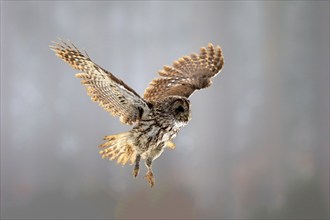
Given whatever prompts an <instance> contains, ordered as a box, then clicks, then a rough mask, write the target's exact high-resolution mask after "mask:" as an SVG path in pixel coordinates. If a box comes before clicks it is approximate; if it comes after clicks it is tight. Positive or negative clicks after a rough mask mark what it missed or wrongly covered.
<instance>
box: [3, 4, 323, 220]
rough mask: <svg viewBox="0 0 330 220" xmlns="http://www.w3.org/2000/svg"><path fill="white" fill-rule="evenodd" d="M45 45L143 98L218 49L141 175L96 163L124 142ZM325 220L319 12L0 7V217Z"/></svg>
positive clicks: (292, 7) (299, 8) (256, 7)
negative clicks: (213, 64) (72, 54)
mask: <svg viewBox="0 0 330 220" xmlns="http://www.w3.org/2000/svg"><path fill="white" fill-rule="evenodd" d="M57 37H62V38H63V39H70V40H71V41H72V42H74V43H75V45H76V46H77V47H78V48H81V49H83V48H84V49H86V51H87V52H88V54H89V56H90V57H91V58H92V59H93V60H94V61H95V62H96V63H97V64H99V65H100V66H102V67H104V68H105V69H107V70H109V71H111V72H112V73H114V74H115V75H116V76H117V77H119V78H120V79H122V80H124V81H125V82H126V83H127V84H128V85H130V86H131V87H132V88H134V89H135V90H136V91H137V92H138V93H139V94H141V95H142V94H143V92H144V89H145V88H146V87H147V85H148V83H149V82H150V81H151V80H152V79H153V78H155V77H156V76H157V71H158V70H160V69H161V68H162V66H163V65H171V64H172V62H173V61H174V60H177V59H178V58H180V57H182V56H183V55H189V54H191V53H193V52H199V48H200V47H202V46H206V45H207V43H209V42H212V43H213V44H215V45H220V46H221V47H222V49H223V54H224V57H225V65H224V68H223V70H222V72H221V74H219V75H218V76H217V77H216V78H214V79H213V85H212V86H211V87H210V88H208V89H205V90H202V91H198V92H196V93H194V95H193V96H192V97H191V103H192V120H191V121H190V123H189V124H188V125H187V126H186V127H184V128H183V129H182V130H181V131H180V133H179V135H178V136H177V138H175V139H174V143H175V144H176V149H175V150H169V149H166V150H165V152H164V153H163V154H162V155H161V157H159V158H158V159H157V160H155V161H154V163H153V170H154V173H155V178H156V185H155V187H154V188H150V187H149V186H148V184H147V181H146V180H145V179H144V178H143V176H144V175H145V172H146V169H145V167H144V165H141V170H140V174H139V176H138V178H137V179H133V177H132V169H133V167H132V166H129V165H127V166H125V167H122V166H120V165H117V164H116V163H115V162H113V161H111V162H109V161H107V160H102V159H101V157H100V155H99V154H98V148H97V146H98V145H99V144H101V143H102V138H103V136H105V135H110V134H116V133H120V132H124V131H127V130H129V129H130V127H129V126H126V125H123V124H121V123H120V122H119V120H118V118H115V117H112V116H110V115H109V113H107V112H105V111H104V110H103V109H102V108H101V107H99V106H98V105H97V103H94V102H92V101H91V100H90V97H89V96H87V94H86V91H85V88H84V87H83V86H82V85H81V84H80V80H79V79H77V78H75V77H74V74H75V73H78V72H77V71H76V70H73V69H72V68H70V67H69V66H68V65H67V64H66V63H64V62H63V61H62V60H60V59H59V58H57V57H56V56H55V55H54V53H53V52H52V51H50V50H49V48H48V45H49V44H50V42H51V41H52V40H56V38H57ZM328 217H329V1H279V2H278V1H232V2H231V1H219V2H215V1H210V2H198V1H193V2H189V1H184V2H175V1H171V2H163V1H154V2H151V1H143V2H135V1H134V2H131V1H123V2H116V1H93V2H92V1H68V2H67V1H1V218H32V219H33V218H57V219H61V218H88V219H96V218H154V219H158V218H163V219H164V218H166V219H170V218H188V219H192V218H198V219H205V218H216V219H218V218H226V219H228V218H279V219H289V218H298V219H299V218H313V219H322V218H328Z"/></svg>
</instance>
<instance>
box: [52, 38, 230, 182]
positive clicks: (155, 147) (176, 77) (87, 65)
mask: <svg viewBox="0 0 330 220" xmlns="http://www.w3.org/2000/svg"><path fill="white" fill-rule="evenodd" d="M60 41H61V42H60V43H57V42H53V43H54V45H52V46H50V47H51V49H52V50H53V51H54V52H55V54H56V55H57V56H58V57H60V58H61V59H63V60H64V61H65V62H67V63H68V64H69V65H70V66H72V67H73V68H74V69H77V70H79V71H81V72H82V73H78V74H76V77H78V78H80V79H81V80H82V84H83V85H85V86H86V89H87V93H88V95H90V96H91V99H92V100H93V101H95V102H98V103H99V105H100V106H102V107H103V108H104V109H105V110H106V111H108V112H110V113H111V114H112V115H114V116H119V118H120V121H121V122H122V123H125V124H129V125H132V124H134V127H133V128H132V130H130V131H128V132H124V133H121V134H117V135H109V136H105V137H104V140H106V142H104V143H103V144H101V145H100V146H99V147H100V148H101V150H100V152H99V153H100V154H101V155H102V158H108V159H110V160H113V159H116V160H117V162H118V163H120V164H123V165H125V164H126V163H127V162H130V164H131V165H133V164H134V170H133V176H134V177H136V176H137V175H138V172H139V163H140V160H141V158H142V159H145V165H146V167H147V170H148V171H147V174H146V176H145V177H146V179H147V180H148V182H149V184H150V186H151V187H152V186H153V185H154V182H155V178H154V175H153V172H152V168H151V164H152V162H153V160H155V159H156V158H157V157H159V156H160V154H161V153H162V152H163V150H164V148H165V147H169V148H174V147H175V145H174V144H173V143H172V139H173V138H174V137H175V136H176V135H177V133H178V132H179V130H180V129H181V128H182V127H183V126H185V125H186V124H187V123H188V121H189V120H190V118H191V108H190V102H189V100H188V98H189V96H190V95H191V94H192V93H193V92H194V91H195V90H199V89H203V88H206V87H209V86H210V85H211V78H212V77H214V76H215V75H216V74H217V73H219V72H220V71H221V69H222V67H223V65H224V58H223V55H222V51H221V48H220V47H219V46H217V47H214V46H213V45H212V44H208V46H207V48H204V47H202V48H201V49H200V53H199V55H198V54H191V55H190V56H184V57H182V58H181V59H179V60H178V61H175V62H174V63H173V65H172V66H164V68H163V69H162V70H160V71H159V75H160V77H158V78H156V79H154V80H153V81H151V83H150V84H149V87H148V88H147V89H146V91H145V93H144V95H143V98H142V97H140V96H139V95H138V94H137V93H136V92H135V91H134V90H133V89H132V88H130V87H129V86H127V85H126V84H125V83H124V82H123V81H121V80H120V79H118V78H117V77H115V76H114V75H113V74H111V73H110V72H109V71H107V70H105V69H103V68H102V67H100V66H99V65H97V64H95V63H94V62H93V61H92V60H91V59H90V57H89V56H88V54H87V53H86V52H84V54H83V53H82V52H80V51H79V50H78V49H77V48H76V47H75V46H74V45H73V44H72V43H68V42H65V41H63V40H60Z"/></svg>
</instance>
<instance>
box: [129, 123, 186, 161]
mask: <svg viewBox="0 0 330 220" xmlns="http://www.w3.org/2000/svg"><path fill="white" fill-rule="evenodd" d="M185 124H186V123H182V122H179V123H176V122H174V121H173V120H167V119H166V118H162V117H149V118H147V119H144V120H141V121H140V122H139V123H138V124H137V125H136V126H135V127H134V128H133V129H132V131H131V132H133V135H134V137H135V143H134V145H135V148H136V150H137V151H138V153H140V154H141V157H142V158H143V159H145V158H148V157H152V158H154V159H156V158H157V157H158V156H159V155H160V154H161V153H162V152H163V150H164V148H165V147H166V143H167V142H168V141H170V140H172V139H173V138H174V137H175V136H176V135H177V133H178V132H179V130H180V129H181V128H182V127H183V126H184V125H185Z"/></svg>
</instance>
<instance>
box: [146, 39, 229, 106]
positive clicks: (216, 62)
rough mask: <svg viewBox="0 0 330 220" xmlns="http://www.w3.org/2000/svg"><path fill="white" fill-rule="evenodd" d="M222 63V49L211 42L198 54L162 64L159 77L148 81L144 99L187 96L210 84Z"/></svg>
mask: <svg viewBox="0 0 330 220" xmlns="http://www.w3.org/2000/svg"><path fill="white" fill-rule="evenodd" d="M223 65H224V58H223V55H222V50H221V48H220V47H219V46H216V47H214V46H213V45H212V44H211V43H210V44H208V46H207V48H205V47H202V48H201V49H200V53H199V55H197V54H191V55H190V56H184V57H182V58H180V59H179V60H177V61H174V62H173V64H172V66H164V67H163V69H162V70H160V71H159V72H158V73H159V75H160V77H158V78H156V79H154V80H153V81H151V82H150V84H149V86H148V88H147V89H146V91H145V93H144V99H145V100H147V101H148V102H151V103H155V102H157V101H160V100H162V99H163V98H165V97H168V96H172V95H178V96H185V97H187V98H188V97H189V96H190V95H191V94H192V93H193V92H194V91H195V90H199V89H203V88H206V87H209V86H210V85H211V78H212V77H214V76H215V75H216V74H218V73H219V72H220V71H221V69H222V67H223Z"/></svg>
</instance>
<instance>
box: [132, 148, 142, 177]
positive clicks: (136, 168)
mask: <svg viewBox="0 0 330 220" xmlns="http://www.w3.org/2000/svg"><path fill="white" fill-rule="evenodd" d="M140 159H141V155H140V154H138V155H136V157H135V165H134V170H133V176H134V178H135V177H136V176H137V175H138V174H139V168H140Z"/></svg>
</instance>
